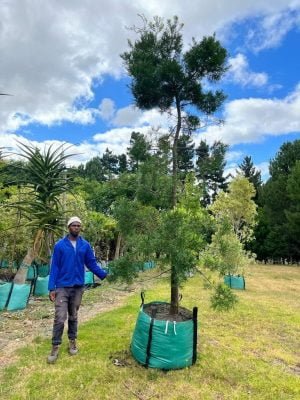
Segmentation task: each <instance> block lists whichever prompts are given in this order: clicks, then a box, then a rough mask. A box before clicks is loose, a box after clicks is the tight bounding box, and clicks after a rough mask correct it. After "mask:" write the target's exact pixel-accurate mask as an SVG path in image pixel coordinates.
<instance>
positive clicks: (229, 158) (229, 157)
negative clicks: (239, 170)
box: [225, 150, 244, 162]
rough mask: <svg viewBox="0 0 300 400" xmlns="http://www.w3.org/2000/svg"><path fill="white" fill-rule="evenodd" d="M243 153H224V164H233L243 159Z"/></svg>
mask: <svg viewBox="0 0 300 400" xmlns="http://www.w3.org/2000/svg"><path fill="white" fill-rule="evenodd" d="M243 155H244V153H243V152H242V151H233V150H232V151H228V152H227V153H226V156H225V159H226V162H233V161H239V160H241V158H242V157H243Z"/></svg>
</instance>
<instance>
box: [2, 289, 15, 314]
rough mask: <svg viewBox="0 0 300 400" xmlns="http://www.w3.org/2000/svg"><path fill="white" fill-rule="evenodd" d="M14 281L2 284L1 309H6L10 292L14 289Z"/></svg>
mask: <svg viewBox="0 0 300 400" xmlns="http://www.w3.org/2000/svg"><path fill="white" fill-rule="evenodd" d="M12 285H13V284H12V282H5V283H1V284H0V310H4V309H5V307H6V303H7V300H8V297H9V295H10V292H11V290H12Z"/></svg>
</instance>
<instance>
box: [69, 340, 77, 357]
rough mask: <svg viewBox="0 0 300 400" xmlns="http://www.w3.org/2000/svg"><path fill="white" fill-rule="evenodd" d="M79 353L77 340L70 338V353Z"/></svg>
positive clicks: (73, 354)
mask: <svg viewBox="0 0 300 400" xmlns="http://www.w3.org/2000/svg"><path fill="white" fill-rule="evenodd" d="M77 353H78V348H77V346H76V340H75V339H70V340H69V354H70V355H71V356H75V355H76V354H77Z"/></svg>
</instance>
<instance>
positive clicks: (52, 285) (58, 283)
mask: <svg viewBox="0 0 300 400" xmlns="http://www.w3.org/2000/svg"><path fill="white" fill-rule="evenodd" d="M85 266H86V267H87V268H88V269H89V270H91V271H92V272H93V273H94V274H95V275H97V276H98V278H100V279H104V278H105V277H106V275H107V272H106V271H105V270H103V269H101V268H100V267H99V266H98V264H97V262H96V259H95V256H94V253H93V250H92V248H91V245H90V244H89V242H88V241H86V240H85V239H83V238H82V237H81V236H79V237H78V238H77V241H76V248H74V247H73V245H72V243H71V242H70V240H69V239H68V236H65V237H64V238H63V239H61V240H59V241H58V242H57V243H56V244H55V246H54V250H53V255H52V259H51V269H50V276H49V284H48V289H49V291H51V290H55V289H56V288H62V287H70V286H75V285H79V286H83V285H84V273H85Z"/></svg>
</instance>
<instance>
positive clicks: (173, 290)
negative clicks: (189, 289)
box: [170, 267, 179, 315]
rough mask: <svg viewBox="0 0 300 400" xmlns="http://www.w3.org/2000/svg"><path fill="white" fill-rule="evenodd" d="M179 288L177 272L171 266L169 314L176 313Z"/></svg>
mask: <svg viewBox="0 0 300 400" xmlns="http://www.w3.org/2000/svg"><path fill="white" fill-rule="evenodd" d="M178 300H179V288H178V283H177V273H176V270H175V268H174V267H172V268H171V307H170V314H171V315H174V314H178V307H179V302H178Z"/></svg>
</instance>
